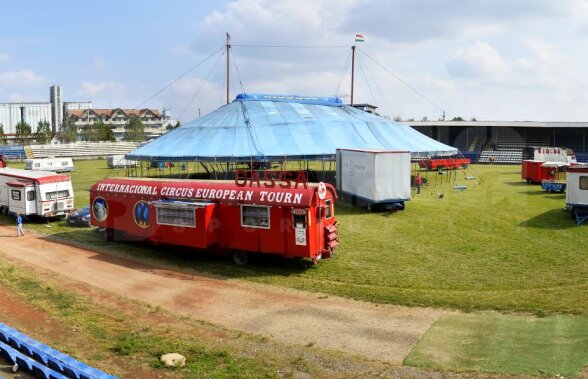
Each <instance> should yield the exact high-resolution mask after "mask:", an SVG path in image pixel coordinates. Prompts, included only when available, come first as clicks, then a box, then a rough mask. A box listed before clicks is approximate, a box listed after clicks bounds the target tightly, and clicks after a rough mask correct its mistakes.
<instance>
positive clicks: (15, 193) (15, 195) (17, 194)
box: [10, 190, 20, 201]
mask: <svg viewBox="0 0 588 379" xmlns="http://www.w3.org/2000/svg"><path fill="white" fill-rule="evenodd" d="M10 196H11V197H12V200H16V201H20V191H19V190H12V191H10Z"/></svg>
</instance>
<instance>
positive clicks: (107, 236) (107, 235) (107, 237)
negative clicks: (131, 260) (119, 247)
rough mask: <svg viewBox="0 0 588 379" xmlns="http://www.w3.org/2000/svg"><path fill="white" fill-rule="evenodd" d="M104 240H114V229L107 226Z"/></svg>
mask: <svg viewBox="0 0 588 379" xmlns="http://www.w3.org/2000/svg"><path fill="white" fill-rule="evenodd" d="M104 240H105V241H107V242H112V241H114V230H112V229H110V228H106V230H104Z"/></svg>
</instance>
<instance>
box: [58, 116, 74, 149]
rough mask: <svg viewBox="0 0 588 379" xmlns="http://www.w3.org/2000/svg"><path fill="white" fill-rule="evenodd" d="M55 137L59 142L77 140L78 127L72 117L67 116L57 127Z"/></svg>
mask: <svg viewBox="0 0 588 379" xmlns="http://www.w3.org/2000/svg"><path fill="white" fill-rule="evenodd" d="M57 139H58V140H59V141H60V142H61V143H69V142H76V141H77V140H78V127H77V126H76V123H75V122H74V120H73V119H71V118H68V119H67V120H66V121H65V123H63V124H62V125H61V127H60V128H59V132H58V133H57Z"/></svg>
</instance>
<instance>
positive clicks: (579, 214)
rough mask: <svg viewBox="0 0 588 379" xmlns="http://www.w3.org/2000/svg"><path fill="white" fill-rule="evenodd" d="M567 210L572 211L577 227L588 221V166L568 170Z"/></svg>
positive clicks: (578, 166) (581, 165)
mask: <svg viewBox="0 0 588 379" xmlns="http://www.w3.org/2000/svg"><path fill="white" fill-rule="evenodd" d="M566 208H569V209H571V211H572V219H574V220H575V221H576V224H577V225H580V224H581V223H583V222H584V221H586V220H588V164H580V165H576V166H572V167H570V168H569V169H568V175H567V191H566Z"/></svg>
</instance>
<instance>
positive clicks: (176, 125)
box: [165, 121, 181, 130]
mask: <svg viewBox="0 0 588 379" xmlns="http://www.w3.org/2000/svg"><path fill="white" fill-rule="evenodd" d="M180 125H181V124H180V122H179V121H177V122H176V123H175V124H167V126H166V127H165V129H166V130H174V129H176V128H179V127H180Z"/></svg>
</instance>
